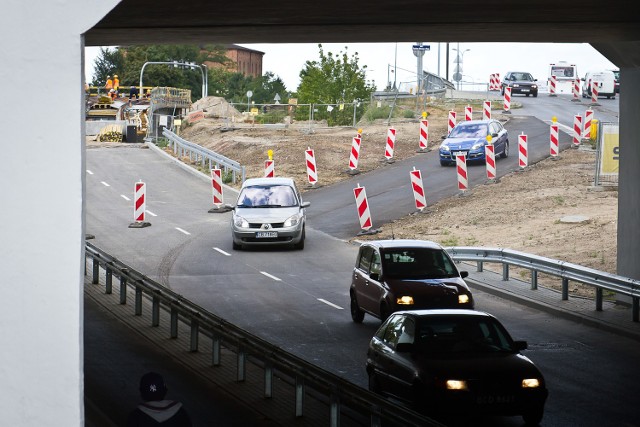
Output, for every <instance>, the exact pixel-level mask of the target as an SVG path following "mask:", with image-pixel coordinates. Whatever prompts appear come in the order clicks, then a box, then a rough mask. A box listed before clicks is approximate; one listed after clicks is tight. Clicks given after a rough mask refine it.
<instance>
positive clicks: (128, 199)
mask: <svg viewBox="0 0 640 427" xmlns="http://www.w3.org/2000/svg"><path fill="white" fill-rule="evenodd" d="M120 197H122V198H123V199H125V200H126V201H127V202H129V201H131V199H130V198H128V197H127V196H125V195H124V194H121V195H120Z"/></svg>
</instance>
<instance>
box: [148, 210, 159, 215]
mask: <svg viewBox="0 0 640 427" xmlns="http://www.w3.org/2000/svg"><path fill="white" fill-rule="evenodd" d="M146 212H147V213H148V214H149V215H151V216H158V215H156V214H154V213H153V212H151V211H150V210H147V211H146Z"/></svg>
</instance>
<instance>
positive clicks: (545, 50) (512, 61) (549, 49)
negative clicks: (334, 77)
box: [85, 42, 618, 91]
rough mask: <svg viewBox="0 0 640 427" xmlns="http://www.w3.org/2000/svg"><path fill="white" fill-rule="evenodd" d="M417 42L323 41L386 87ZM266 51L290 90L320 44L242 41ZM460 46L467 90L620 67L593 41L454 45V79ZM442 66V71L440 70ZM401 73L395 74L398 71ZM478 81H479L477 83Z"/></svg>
mask: <svg viewBox="0 0 640 427" xmlns="http://www.w3.org/2000/svg"><path fill="white" fill-rule="evenodd" d="M422 43H423V45H428V46H429V47H430V50H429V51H427V52H425V54H424V56H423V57H422V68H423V70H425V71H428V72H431V73H436V74H440V75H441V76H442V77H446V50H447V43H437V42H422ZM413 44H414V43H404V42H403V43H323V44H322V47H323V50H324V52H325V54H327V53H328V52H332V53H334V54H339V53H340V52H341V51H342V52H344V51H345V48H346V52H347V54H348V55H349V57H351V56H352V55H353V54H355V53H356V52H357V53H358V58H359V59H358V64H359V65H360V66H364V65H366V66H367V71H366V78H367V80H369V81H373V82H375V85H376V86H377V88H378V90H383V89H384V88H385V86H386V85H387V80H388V79H389V80H390V81H391V82H392V83H393V82H394V78H395V82H396V84H397V85H398V86H400V83H402V82H410V81H412V80H413V81H415V80H416V73H417V58H416V57H415V56H414V54H413V49H412V45H413ZM240 45H241V46H244V47H247V48H250V49H254V50H258V51H261V52H264V54H265V55H264V57H263V66H262V70H263V73H264V72H267V71H271V72H273V73H274V74H275V75H276V76H279V77H280V78H281V79H282V80H283V81H284V84H285V86H286V87H287V89H288V90H290V91H295V90H296V89H297V87H298V84H299V83H300V78H299V74H300V70H302V69H303V67H304V64H305V62H306V61H314V60H318V59H319V54H318V52H319V49H318V43H304V44H302V43H298V44H295V43H293V44H240ZM453 49H458V50H459V52H461V58H462V64H461V68H462V82H461V87H460V88H461V89H465V88H467V89H468V90H481V89H480V88H479V86H478V85H479V84H486V83H488V82H489V76H490V75H491V74H493V73H498V74H500V77H502V76H504V75H505V74H506V73H507V72H508V71H527V72H529V73H531V74H532V75H533V77H534V78H536V79H538V81H540V82H546V80H547V77H548V73H549V64H551V63H556V62H559V61H566V62H569V63H572V64H575V65H577V68H578V75H579V76H580V77H584V75H585V74H586V73H587V72H588V71H594V70H602V69H604V70H613V69H617V68H618V67H617V66H616V65H615V64H613V63H611V62H610V61H609V60H607V59H606V58H605V57H604V56H603V55H602V54H600V52H598V51H597V50H595V49H594V48H593V47H591V45H589V44H588V43H450V44H449V59H450V61H449V62H450V65H449V80H451V81H454V80H453V72H454V68H455V66H456V64H455V63H454V60H455V58H456V55H457V51H455V50H453ZM99 52H100V48H98V47H90V48H86V50H85V64H86V69H85V73H86V78H87V81H91V80H92V75H93V62H94V60H95V58H96V57H97V55H98V54H99ZM438 70H439V73H438ZM394 71H395V72H394ZM471 83H475V84H476V85H475V86H474V85H472V84H471Z"/></svg>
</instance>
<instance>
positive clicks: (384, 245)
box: [362, 239, 442, 249]
mask: <svg viewBox="0 0 640 427" xmlns="http://www.w3.org/2000/svg"><path fill="white" fill-rule="evenodd" d="M362 245H371V246H376V247H378V248H380V249H392V248H428V249H442V246H440V245H439V244H437V243H436V242H432V241H431V240H418V239H388V240H368V241H366V242H363V243H362Z"/></svg>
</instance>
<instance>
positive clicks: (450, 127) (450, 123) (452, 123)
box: [447, 110, 456, 135]
mask: <svg viewBox="0 0 640 427" xmlns="http://www.w3.org/2000/svg"><path fill="white" fill-rule="evenodd" d="M454 127H456V112H455V111H453V110H451V111H449V120H447V135H448V134H450V133H451V131H452V130H453V128H454Z"/></svg>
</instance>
